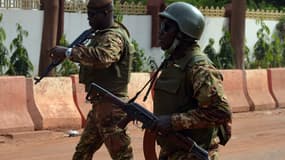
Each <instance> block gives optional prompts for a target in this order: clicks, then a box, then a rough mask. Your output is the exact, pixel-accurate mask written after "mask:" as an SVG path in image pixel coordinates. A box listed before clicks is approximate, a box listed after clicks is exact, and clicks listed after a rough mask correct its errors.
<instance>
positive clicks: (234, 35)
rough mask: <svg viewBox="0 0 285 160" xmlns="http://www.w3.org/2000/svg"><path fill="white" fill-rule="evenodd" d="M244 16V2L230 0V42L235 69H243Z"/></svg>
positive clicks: (243, 0) (242, 0) (244, 0)
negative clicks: (233, 54)
mask: <svg viewBox="0 0 285 160" xmlns="http://www.w3.org/2000/svg"><path fill="white" fill-rule="evenodd" d="M245 14H246V0H232V13H231V41H232V46H233V49H234V53H235V66H236V68H237V69H244V42H245V40H244V36H245Z"/></svg>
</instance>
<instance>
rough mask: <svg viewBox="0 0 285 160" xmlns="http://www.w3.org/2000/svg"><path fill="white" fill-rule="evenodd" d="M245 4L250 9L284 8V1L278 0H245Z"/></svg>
mask: <svg viewBox="0 0 285 160" xmlns="http://www.w3.org/2000/svg"><path fill="white" fill-rule="evenodd" d="M247 6H248V8H251V9H272V10H273V9H277V10H284V6H285V1H280V0H247Z"/></svg>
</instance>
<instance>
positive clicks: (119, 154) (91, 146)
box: [71, 23, 133, 160]
mask: <svg viewBox="0 0 285 160" xmlns="http://www.w3.org/2000/svg"><path fill="white" fill-rule="evenodd" d="M132 53H133V46H132V45H131V42H130V39H129V35H128V31H127V30H126V28H125V27H124V26H123V25H122V24H119V23H114V25H113V26H112V27H110V28H108V29H105V30H98V31H96V33H95V36H93V37H92V38H91V40H90V42H89V44H87V47H86V46H78V47H74V48H73V54H72V57H71V59H72V60H73V61H76V62H79V63H80V73H79V80H80V82H81V83H84V84H85V86H86V89H87V87H88V86H89V84H90V83H91V82H96V83H98V84H99V85H101V86H103V87H104V88H107V89H108V90H110V91H112V92H113V93H114V94H115V95H117V96H119V97H121V98H127V85H128V82H129V78H130V69H131V66H130V65H131V57H132ZM125 116H126V114H125V113H124V112H123V111H122V110H120V109H119V108H116V107H114V106H113V105H112V104H111V103H109V102H107V101H104V100H99V101H97V102H96V103H95V104H93V106H92V110H91V111H90V112H89V114H88V117H87V125H86V128H85V130H84V132H83V134H82V136H81V139H80V142H79V143H78V145H77V147H76V152H75V154H74V155H73V160H91V159H92V156H93V154H94V152H96V151H97V150H98V149H99V148H100V147H101V146H102V144H103V143H104V144H105V146H106V148H107V149H108V151H109V153H110V155H111V157H112V159H114V160H129V159H132V158H133V153H132V148H131V146H130V137H129V136H128V135H127V134H126V130H124V129H120V128H118V127H117V123H118V121H120V120H121V119H122V118H124V117H125Z"/></svg>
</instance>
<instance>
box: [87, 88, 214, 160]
mask: <svg viewBox="0 0 285 160" xmlns="http://www.w3.org/2000/svg"><path fill="white" fill-rule="evenodd" d="M101 98H104V99H107V100H109V101H110V102H111V103H113V104H115V105H116V106H118V107H119V108H121V109H122V110H123V111H124V112H126V113H127V118H126V119H124V120H123V122H119V124H120V123H121V125H120V126H119V127H121V128H124V127H125V126H126V125H127V124H128V123H129V122H130V121H139V122H141V123H142V128H143V129H147V130H150V129H151V127H152V126H153V124H154V123H155V121H156V120H158V117H157V116H155V115H154V114H152V113H151V112H150V111H148V110H146V109H145V108H143V107H142V106H141V105H139V104H137V103H135V102H124V101H123V100H122V99H120V98H119V97H117V96H115V95H114V94H112V93H111V92H110V91H108V90H106V89H104V88H102V87H101V86H99V85H98V84H96V83H91V84H90V86H89V90H88V93H87V95H86V100H87V101H90V102H91V103H94V102H95V101H96V100H98V99H101ZM157 134H159V135H162V136H164V137H166V138H167V139H168V140H169V141H170V142H172V143H174V144H178V145H177V146H179V147H181V149H182V150H185V151H188V152H192V153H193V154H195V155H196V157H197V158H199V159H200V160H209V158H208V152H207V151H206V150H204V149H203V148H201V147H200V146H198V145H197V144H196V142H195V141H194V140H192V139H191V138H190V137H185V136H183V135H182V134H180V133H176V132H171V133H167V134H165V133H162V132H159V133H157ZM147 160H156V159H153V158H152V159H147Z"/></svg>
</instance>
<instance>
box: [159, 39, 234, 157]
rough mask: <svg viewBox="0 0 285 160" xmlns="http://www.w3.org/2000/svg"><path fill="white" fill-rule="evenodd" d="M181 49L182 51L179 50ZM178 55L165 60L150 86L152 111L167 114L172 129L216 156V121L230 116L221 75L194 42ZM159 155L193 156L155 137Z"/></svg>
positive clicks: (217, 138)
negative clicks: (159, 147) (152, 90)
mask: <svg viewBox="0 0 285 160" xmlns="http://www.w3.org/2000/svg"><path fill="white" fill-rule="evenodd" d="M181 52H184V53H181ZM171 54H172V55H184V56H183V57H180V58H178V59H170V60H168V61H167V63H165V66H164V67H163V69H162V71H161V74H160V76H159V78H158V79H157V81H156V84H155V86H154V88H155V91H154V93H155V95H154V113H155V114H156V115H159V116H160V115H171V126H172V129H173V130H174V131H176V132H179V133H181V134H183V135H185V136H189V137H191V138H192V139H193V140H194V141H196V142H197V144H198V145H199V146H201V147H203V148H204V149H205V150H207V151H208V152H209V156H210V157H211V159H212V160H217V159H218V153H217V151H218V144H219V137H218V136H217V132H218V127H217V126H218V125H219V124H221V123H223V122H224V121H226V120H229V119H231V110H230V107H229V105H228V102H227V100H226V97H225V95H224V91H223V87H222V80H223V78H222V75H221V73H220V72H219V71H218V70H217V69H216V68H215V67H214V66H213V65H212V63H211V62H210V60H209V59H208V58H207V56H206V55H205V54H203V53H201V51H200V47H199V46H198V45H197V44H194V45H192V46H187V45H186V46H184V48H183V49H180V53H177V51H175V50H174V51H173V53H171ZM158 144H159V145H160V146H161V152H160V157H161V159H163V157H167V158H164V159H168V160H196V159H197V158H195V156H194V155H193V154H191V153H189V152H186V151H182V150H179V146H175V144H173V143H172V144H170V143H168V141H167V139H164V138H163V137H161V136H159V137H158Z"/></svg>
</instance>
